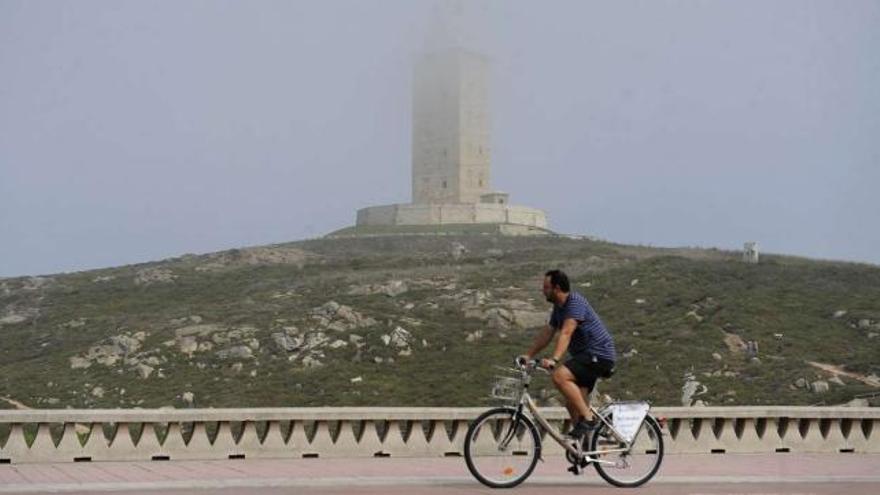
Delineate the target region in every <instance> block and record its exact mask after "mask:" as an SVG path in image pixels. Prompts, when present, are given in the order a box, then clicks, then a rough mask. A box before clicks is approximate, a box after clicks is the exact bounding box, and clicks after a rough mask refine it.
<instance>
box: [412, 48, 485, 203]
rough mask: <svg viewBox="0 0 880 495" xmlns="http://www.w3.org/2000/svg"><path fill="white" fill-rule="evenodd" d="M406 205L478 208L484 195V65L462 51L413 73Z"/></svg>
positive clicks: (430, 57)
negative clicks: (468, 205)
mask: <svg viewBox="0 0 880 495" xmlns="http://www.w3.org/2000/svg"><path fill="white" fill-rule="evenodd" d="M412 106H413V116H412V202H413V203H414V204H426V203H479V202H480V201H481V197H482V196H483V195H485V194H488V193H489V192H490V190H491V189H490V183H489V179H490V156H491V149H490V144H491V141H490V129H489V125H490V122H489V119H490V114H489V61H488V59H487V58H486V57H485V56H483V55H480V54H477V53H474V52H470V51H467V50H463V49H455V48H450V49H445V50H443V51H440V52H435V53H430V54H426V55H424V56H423V57H421V58H420V59H419V60H418V62H416V65H415V70H414V71H413V103H412Z"/></svg>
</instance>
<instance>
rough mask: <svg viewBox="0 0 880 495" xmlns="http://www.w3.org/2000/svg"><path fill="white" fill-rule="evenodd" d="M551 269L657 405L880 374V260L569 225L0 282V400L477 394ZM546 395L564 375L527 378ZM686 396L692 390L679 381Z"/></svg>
mask: <svg viewBox="0 0 880 495" xmlns="http://www.w3.org/2000/svg"><path fill="white" fill-rule="evenodd" d="M553 267H560V268H562V269H564V270H566V271H567V272H568V273H569V274H570V275H571V277H572V280H573V284H574V286H575V289H576V290H578V291H580V292H582V293H584V294H585V295H586V296H587V298H588V299H589V300H590V301H591V302H592V304H593V306H594V307H595V308H596V310H597V311H598V313H599V314H600V315H601V316H602V318H603V319H604V320H605V321H606V323H607V324H608V326H609V327H610V329H611V330H612V332H613V334H614V336H615V338H616V341H617V347H618V351H619V353H620V362H619V366H618V372H617V374H616V375H615V377H614V378H613V379H611V380H610V381H607V382H604V383H603V385H602V391H603V392H605V393H607V394H609V395H611V396H613V397H616V398H623V399H628V398H645V399H650V400H652V401H653V402H654V404H656V405H681V404H682V403H683V401H684V402H685V403H689V404H690V403H695V402H696V401H702V403H704V404H709V405H735V404H836V403H843V402H847V401H849V400H850V399H852V398H853V397H855V396H859V395H863V394H872V393H875V392H877V391H878V390H880V380H878V378H877V375H880V336H878V334H880V267H877V266H871V265H860V264H853V263H838V262H829V261H815V260H807V259H801V258H793V257H784V256H764V257H762V260H761V263H760V264H758V265H750V264H746V263H743V262H741V261H740V255H739V253H732V252H724V251H718V250H711V249H710V250H701V249H658V248H649V247H639V246H626V245H618V244H612V243H607V242H602V241H596V240H588V239H573V238H566V237H555V236H544V237H512V236H500V235H493V234H482V235H443V236H433V235H410V236H376V237H364V238H357V237H355V238H335V239H333V238H327V239H317V240H308V241H301V242H293V243H287V244H280V245H272V246H263V247H255V248H247V249H237V250H230V251H223V252H219V253H213V254H207V255H186V256H182V257H179V258H174V259H168V260H164V261H159V262H154V263H146V264H140V265H131V266H124V267H118V268H108V269H102V270H94V271H88V272H79V273H70V274H59V275H54V276H48V277H20V278H10V279H2V280H0V336H2V342H3V345H2V347H0V398H4V399H8V400H0V407H34V408H62V407H76V408H84V407H89V408H91V407H111V408H112V407H160V406H166V405H171V406H175V407H190V406H194V407H245V406H253V407H259V406H314V405H331V406H338V405H386V406H396V405H401V406H402V405H409V406H416V405H418V406H434V405H436V406H452V405H479V404H483V403H486V402H487V400H486V399H485V396H486V393H487V390H488V384H489V382H490V380H491V377H492V375H493V374H495V370H494V368H493V367H494V366H496V365H505V364H507V363H508V362H509V361H510V360H511V358H512V357H513V356H515V355H516V354H518V353H520V352H522V350H524V349H525V348H526V347H527V346H528V343H529V342H530V341H531V338H532V335H533V333H534V332H535V330H536V328H537V326H539V325H540V324H541V323H542V321H544V320H545V318H546V315H547V313H548V310H549V307H548V304H547V303H546V302H544V301H543V298H542V295H541V292H540V283H541V278H542V277H541V276H542V274H543V272H544V271H545V270H547V269H549V268H553ZM537 387H538V394H539V396H540V397H541V398H542V400H543V401H544V402H545V403H551V404H552V403H553V401H554V400H555V399H554V397H555V395H556V394H555V392H552V390H551V389H552V385H551V384H550V383H549V380H547V379H541V380H540V381H539V382H538V384H537ZM683 396H684V397H683Z"/></svg>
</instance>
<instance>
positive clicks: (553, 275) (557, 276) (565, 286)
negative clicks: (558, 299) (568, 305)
mask: <svg viewBox="0 0 880 495" xmlns="http://www.w3.org/2000/svg"><path fill="white" fill-rule="evenodd" d="M544 276H545V277H550V285H555V286H556V287H559V289H560V290H561V291H562V292H570V291H571V283H570V282H569V281H568V275H566V274H565V272H564V271H562V270H550V271H549V272H547V273H545V274H544Z"/></svg>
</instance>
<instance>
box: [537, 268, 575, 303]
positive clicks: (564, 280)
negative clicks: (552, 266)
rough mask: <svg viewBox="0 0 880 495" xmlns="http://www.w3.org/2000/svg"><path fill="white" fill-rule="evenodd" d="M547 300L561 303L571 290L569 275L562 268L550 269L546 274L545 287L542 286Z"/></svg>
mask: <svg viewBox="0 0 880 495" xmlns="http://www.w3.org/2000/svg"><path fill="white" fill-rule="evenodd" d="M542 291H543V292H544V297H545V298H547V302H551V303H554V304H561V303H563V302H565V298H566V297H567V296H568V293H569V291H571V284H570V283H569V281H568V275H566V274H565V272H563V271H562V270H550V271H549V272H547V273H545V274H544V287H543V288H542Z"/></svg>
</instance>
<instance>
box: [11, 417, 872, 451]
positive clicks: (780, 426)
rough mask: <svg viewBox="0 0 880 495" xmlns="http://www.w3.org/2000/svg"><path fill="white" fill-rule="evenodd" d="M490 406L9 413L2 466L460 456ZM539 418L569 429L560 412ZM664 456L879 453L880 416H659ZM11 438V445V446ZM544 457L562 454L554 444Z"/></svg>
mask: <svg viewBox="0 0 880 495" xmlns="http://www.w3.org/2000/svg"><path fill="white" fill-rule="evenodd" d="M485 409H486V408H484V407H479V408H357V407H349V408H277V409H186V410H165V409H158V410H144V409H135V410H122V409H120V410H69V409H68V410H63V409H62V410H26V411H0V463H26V462H71V461H110V460H114V461H116V460H151V459H152V460H169V459H170V460H181V459H229V458H302V457H374V456H375V457H385V456H408V457H415V456H459V455H462V447H463V445H464V437H465V433H466V431H467V426H468V423H469V422H470V421H471V420H472V419H473V418H475V417H476V416H477V415H478V414H480V413H481V412H482V411H484V410H485ZM542 413H543V414H544V415H545V416H546V417H547V418H548V419H551V420H552V422H554V423H555V424H556V425H557V426H559V427H563V426H564V425H563V423H565V420H566V417H567V414H566V412H565V410H564V409H562V408H547V409H543V410H542ZM652 413H653V414H654V415H655V416H657V417H659V418H665V421H664V424H665V426H664V437H665V438H664V440H665V445H666V451H667V452H672V453H708V452H717V453H722V452H731V453H733V452H736V453H747V452H748V453H756V452H828V453H838V452H858V453H880V408H844V407H840V408H835V407H816V408H814V407H702V408H654V409H652ZM4 437H5V438H4ZM544 453H545V455H561V454H562V450H561V448H560V447H559V446H558V445H556V444H555V442H552V441H547V442H545V443H544Z"/></svg>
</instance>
